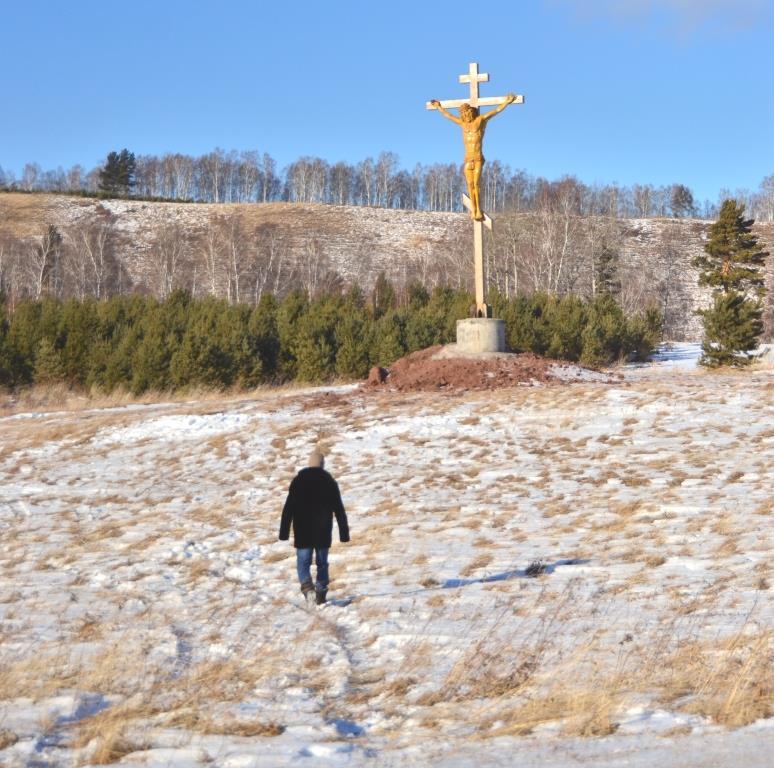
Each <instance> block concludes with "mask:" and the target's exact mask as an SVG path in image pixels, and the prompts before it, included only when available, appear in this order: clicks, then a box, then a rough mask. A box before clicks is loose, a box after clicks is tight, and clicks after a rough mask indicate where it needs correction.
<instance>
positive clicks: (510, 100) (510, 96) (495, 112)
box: [481, 93, 516, 120]
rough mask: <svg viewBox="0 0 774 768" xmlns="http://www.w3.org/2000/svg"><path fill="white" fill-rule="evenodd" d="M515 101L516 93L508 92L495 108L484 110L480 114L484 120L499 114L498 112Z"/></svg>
mask: <svg viewBox="0 0 774 768" xmlns="http://www.w3.org/2000/svg"><path fill="white" fill-rule="evenodd" d="M514 101H516V95H515V94H513V93H509V94H508V95H507V96H506V97H505V101H504V102H503V103H502V104H500V106H499V107H497V108H496V109H493V110H492V111H491V112H486V113H485V114H483V115H481V117H482V118H483V119H484V120H491V119H492V118H493V117H494V116H495V115H499V114H500V112H502V111H503V110H504V109H505V108H506V107H507V106H508V105H509V104H513V102H514Z"/></svg>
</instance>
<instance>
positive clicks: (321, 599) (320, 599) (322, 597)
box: [315, 588, 328, 605]
mask: <svg viewBox="0 0 774 768" xmlns="http://www.w3.org/2000/svg"><path fill="white" fill-rule="evenodd" d="M327 594H328V590H327V589H317V588H315V595H316V597H317V605H324V604H325V602H326V596H327Z"/></svg>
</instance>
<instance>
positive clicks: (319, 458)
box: [309, 448, 325, 468]
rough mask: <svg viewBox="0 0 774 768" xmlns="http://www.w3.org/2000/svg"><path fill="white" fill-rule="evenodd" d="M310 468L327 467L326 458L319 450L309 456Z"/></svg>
mask: <svg viewBox="0 0 774 768" xmlns="http://www.w3.org/2000/svg"><path fill="white" fill-rule="evenodd" d="M309 466H310V467H320V468H322V467H324V466H325V456H323V455H322V453H320V451H319V450H317V448H315V449H314V450H313V451H312V453H311V455H310V456H309Z"/></svg>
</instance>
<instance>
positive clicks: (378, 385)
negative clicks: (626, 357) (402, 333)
mask: <svg viewBox="0 0 774 768" xmlns="http://www.w3.org/2000/svg"><path fill="white" fill-rule="evenodd" d="M580 381H585V382H588V381H600V382H608V383H610V382H613V381H619V377H617V376H611V375H609V374H606V373H602V372H599V371H593V370H591V369H589V368H583V367H582V366H579V365H575V364H573V363H563V362H560V361H557V360H548V359H546V358H544V357H539V356H538V355H534V354H532V353H529V352H524V353H520V354H517V353H511V352H502V353H499V352H495V353H486V354H480V355H472V354H465V353H462V352H458V351H457V349H456V345H454V344H449V345H447V346H441V345H438V346H434V347H428V348H427V349H421V350H419V351H418V352H412V353H411V354H410V355H407V356H406V357H402V358H401V359H400V360H397V361H396V362H395V363H393V364H392V365H391V366H390V368H389V369H385V368H373V369H372V370H371V373H370V374H369V376H368V380H367V381H365V382H363V384H362V385H361V387H362V389H364V390H366V391H378V390H385V389H386V390H391V391H395V392H428V391H438V390H454V391H466V390H486V389H502V388H504V387H518V386H535V385H539V384H569V383H573V382H580Z"/></svg>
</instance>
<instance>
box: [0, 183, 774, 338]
mask: <svg viewBox="0 0 774 768" xmlns="http://www.w3.org/2000/svg"><path fill="white" fill-rule="evenodd" d="M108 220H109V221H111V222H112V224H113V228H114V232H115V236H116V250H117V251H118V252H119V253H120V258H121V260H122V262H123V264H124V265H125V269H126V272H127V274H128V276H129V278H130V279H131V281H132V283H133V284H134V285H135V286H136V287H137V288H139V289H144V290H147V291H149V292H155V287H154V283H153V274H154V270H155V271H158V270H157V265H156V264H155V261H154V259H156V256H155V253H156V252H155V251H154V248H156V247H157V244H158V243H159V242H160V241H161V240H162V239H163V238H164V237H167V238H168V237H169V233H170V232H172V233H174V236H175V237H181V236H182V237H184V238H185V241H186V253H187V254H188V261H186V262H185V263H184V266H182V267H179V268H178V276H177V278H176V280H177V284H180V285H182V286H184V287H189V288H190V287H192V286H193V287H194V288H196V286H197V283H196V280H197V279H198V280H199V281H200V283H201V282H203V279H202V278H201V274H202V273H203V269H202V268H201V267H200V266H199V265H198V263H197V258H199V256H197V254H199V253H200V252H202V253H203V252H204V250H205V247H204V245H202V243H204V242H205V241H206V239H207V235H208V233H212V232H215V234H216V239H220V240H221V241H222V239H223V232H224V231H226V230H227V229H228V228H231V229H230V231H231V232H232V233H233V232H234V231H236V230H238V232H239V238H241V239H240V240H239V243H240V246H239V247H241V248H251V247H252V248H254V249H255V250H256V252H257V251H258V250H260V249H261V248H262V249H263V250H264V251H266V249H268V248H271V247H274V248H276V246H277V245H278V244H280V248H279V249H277V250H278V251H279V253H280V256H281V259H284V263H285V264H286V270H287V271H288V274H290V271H294V272H295V274H296V275H299V274H301V273H309V272H310V271H314V272H315V274H316V273H317V272H318V271H321V270H323V268H324V270H328V271H332V272H335V273H338V274H339V275H340V276H341V277H342V278H343V280H344V282H346V283H356V284H359V285H361V286H362V287H364V288H366V289H368V288H370V287H371V285H372V284H373V282H374V280H375V278H376V276H377V275H378V274H379V272H381V271H384V272H386V273H387V275H388V276H389V277H391V279H393V280H394V281H395V282H396V283H397V284H399V285H400V284H403V283H405V282H406V281H407V280H409V279H411V278H414V277H416V278H419V279H420V280H422V281H423V282H425V283H429V284H431V285H432V284H433V283H436V282H452V283H455V284H456V283H457V282H459V281H462V282H463V283H466V282H469V280H470V279H471V278H470V272H471V271H472V270H469V269H468V265H469V260H470V249H471V241H472V234H471V228H470V226H469V220H468V219H467V217H466V216H465V215H463V214H457V213H431V212H423V211H404V210H393V209H385V208H365V207H351V206H349V207H347V206H329V205H307V204H291V203H268V204H262V205H254V204H251V205H211V204H196V203H151V202H142V201H126V200H95V199H89V198H79V197H66V196H56V195H42V194H41V195H24V194H14V193H11V194H1V195H0V241H2V239H3V238H5V239H6V240H9V239H11V240H16V241H24V240H25V239H28V238H34V237H36V236H39V235H40V234H41V232H42V231H43V230H44V229H45V227H46V226H48V225H49V224H54V225H56V226H57V227H58V228H60V229H62V230H67V229H68V228H73V227H78V226H79V225H85V224H88V223H89V222H94V221H108ZM710 223H711V222H708V221H701V220H697V219H629V220H600V219H578V218H565V219H561V218H560V217H559V215H558V214H550V216H549V218H541V214H521V215H516V216H513V215H509V216H501V217H498V218H496V224H495V232H494V236H493V239H492V240H491V241H490V245H489V254H490V259H491V262H490V265H489V266H490V274H491V282H493V283H495V284H497V285H498V286H499V287H500V289H501V290H503V291H505V292H508V291H510V290H513V289H514V287H515V286H517V285H519V286H522V287H524V289H525V290H531V289H534V288H535V287H541V286H543V284H544V283H545V284H547V285H549V286H551V285H552V284H553V283H552V277H551V270H554V269H556V267H555V266H554V264H553V263H552V257H553V256H554V255H555V254H556V252H557V251H558V249H560V248H562V249H564V251H566V253H565V252H564V251H563V252H562V253H561V254H560V256H559V257H557V259H556V260H557V261H562V264H563V267H562V268H563V269H564V272H563V273H562V275H561V281H562V282H561V283H560V282H559V276H556V281H557V282H556V285H557V286H558V287H559V288H562V287H563V288H564V289H572V290H576V291H578V292H580V293H584V292H588V291H589V290H590V285H589V274H590V270H591V268H590V267H589V264H591V263H593V259H594V257H595V251H594V249H595V248H596V249H597V250H598V249H599V247H600V243H608V244H610V245H612V247H614V248H615V250H616V251H617V253H618V254H619V258H620V262H619V269H618V279H619V282H620V283H621V296H622V301H623V302H624V304H625V305H626V306H627V307H628V308H630V309H636V308H641V307H642V306H643V305H645V304H647V303H653V302H655V303H657V304H658V305H659V306H660V307H661V308H662V310H663V311H664V314H665V316H666V329H665V330H666V333H667V335H668V336H669V337H670V338H673V339H678V340H679V339H697V338H699V337H700V335H701V328H700V324H699V321H698V318H697V317H696V316H695V315H694V311H695V309H696V308H697V307H699V306H701V305H702V304H703V302H704V301H706V296H707V294H706V292H705V291H700V290H699V289H698V288H697V285H696V272H695V270H694V269H693V268H692V267H691V266H690V261H691V259H692V257H693V256H694V255H696V254H697V253H699V252H700V251H701V249H702V245H703V242H704V241H705V239H706V233H707V229H708V227H709V225H710ZM235 227H236V230H235ZM756 231H757V233H758V234H759V235H760V236H761V237H762V239H763V240H764V241H765V242H767V243H769V244H774V224H766V225H761V226H757V227H756ZM600 232H602V233H603V235H602V236H600ZM565 235H566V236H565ZM562 237H564V240H562ZM22 258H23V256H22ZM202 258H203V257H202ZM264 258H267V257H264ZM156 260H157V259H156ZM773 262H774V260H770V264H769V268H768V283H769V285H771V286H773V287H774V263H773ZM181 264H183V262H182V261H181ZM275 269H276V267H275ZM324 270H323V271H324ZM197 275H198V277H197ZM315 279H316V278H315ZM309 281H310V282H311V278H309ZM541 281H542V282H541ZM212 284H213V285H214V284H215V280H214V278H213V280H212ZM277 284H278V285H279V281H277ZM224 290H225V289H224ZM770 293H774V291H770ZM768 315H769V317H768V318H767V335H768V336H771V333H772V328H773V327H774V323H773V322H772V321H773V320H774V313H772V312H771V311H769V313H768Z"/></svg>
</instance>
